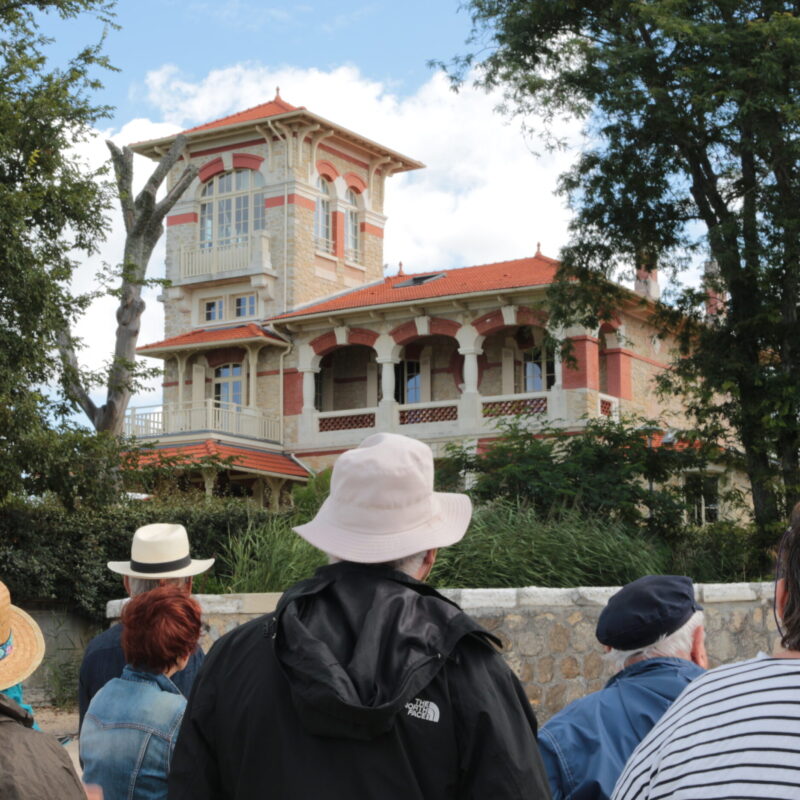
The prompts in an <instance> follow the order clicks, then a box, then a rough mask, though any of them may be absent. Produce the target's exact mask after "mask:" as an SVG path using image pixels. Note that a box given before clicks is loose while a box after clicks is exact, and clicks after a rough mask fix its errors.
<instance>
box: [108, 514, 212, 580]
mask: <svg viewBox="0 0 800 800" xmlns="http://www.w3.org/2000/svg"><path fill="white" fill-rule="evenodd" d="M213 563H214V559H213V558H206V559H199V560H198V559H193V558H192V557H191V556H190V555H189V536H188V535H187V533H186V528H184V527H183V525H173V524H171V523H163V522H159V523H156V524H154V525H143V526H142V527H141V528H139V529H138V530H137V531H136V533H134V534H133V541H132V542H131V560H130V561H109V562H108V568H109V569H110V570H111V571H112V572H117V573H119V574H120V575H127V576H128V577H130V578H153V579H158V578H188V577H190V576H191V575H199V574H200V573H201V572H205V571H206V570H207V569H209V567H210V566H211V565H212V564H213Z"/></svg>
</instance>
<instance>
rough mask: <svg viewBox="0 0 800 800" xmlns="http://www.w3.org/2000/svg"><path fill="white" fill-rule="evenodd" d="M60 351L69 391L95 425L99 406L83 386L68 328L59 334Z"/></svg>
mask: <svg viewBox="0 0 800 800" xmlns="http://www.w3.org/2000/svg"><path fill="white" fill-rule="evenodd" d="M57 340H58V352H59V354H60V355H61V363H62V364H63V366H64V378H65V383H66V388H67V392H68V393H69V394H70V396H71V397H73V398H74V399H75V402H77V403H78V405H79V406H80V407H81V408H82V409H83V411H84V412H85V414H86V416H87V417H89V419H90V420H91V422H92V424H93V425H95V421H96V419H97V406H96V405H95V403H94V401H93V400H92V398H91V397H89V393H88V392H87V391H86V389H85V388H84V386H83V383H82V382H81V379H80V366H79V365H78V358H77V356H76V355H75V348H74V347H73V344H72V338H71V336H70V335H69V332H68V331H66V330H63V331H60V332H59V333H58V334H57Z"/></svg>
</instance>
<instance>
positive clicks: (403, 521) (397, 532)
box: [294, 433, 472, 564]
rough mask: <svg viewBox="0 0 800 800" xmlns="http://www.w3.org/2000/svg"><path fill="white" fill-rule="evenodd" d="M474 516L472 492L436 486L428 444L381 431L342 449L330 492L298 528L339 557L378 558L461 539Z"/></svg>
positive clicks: (393, 557)
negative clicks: (471, 499) (443, 488)
mask: <svg viewBox="0 0 800 800" xmlns="http://www.w3.org/2000/svg"><path fill="white" fill-rule="evenodd" d="M471 516H472V503H471V502H470V499H469V497H467V495H465V494H453V493H450V492H435V491H434V490H433V453H432V452H431V449H430V447H428V445H426V444H423V443H422V442H418V441H417V440H416V439H411V438H409V437H408V436H400V435H399V434H396V433H376V434H373V435H372V436H369V437H367V438H366V439H364V441H363V442H362V443H361V444H360V445H359V446H358V447H356V448H355V449H353V450H348V451H347V452H345V453H342V455H341V456H339V459H338V460H337V461H336V464H335V465H334V467H333V476H332V477H331V492H330V495H329V496H328V498H327V499H326V500H325V502H324V503H323V504H322V507H321V508H320V510H319V512H318V513H317V515H316V517H314V519H313V520H311V522H308V523H307V524H305V525H298V526H297V527H296V528H295V529H294V530H295V531H296V532H297V533H299V534H300V536H302V537H303V538H304V539H305V540H306V541H307V542H309V543H310V544H312V545H314V547H317V548H319V549H320V550H323V551H324V552H326V553H328V554H329V555H332V556H335V557H336V558H339V559H342V560H344V561H356V562H360V563H364V564H378V563H381V562H384V561H395V560H397V559H399V558H405V557H406V556H410V555H413V554H414V553H420V552H422V551H423V550H431V549H433V548H436V547H446V546H447V545H451V544H455V543H456V542H457V541H459V540H460V539H461V538H462V537H463V536H464V533H465V532H466V530H467V526H468V525H469V521H470V517H471Z"/></svg>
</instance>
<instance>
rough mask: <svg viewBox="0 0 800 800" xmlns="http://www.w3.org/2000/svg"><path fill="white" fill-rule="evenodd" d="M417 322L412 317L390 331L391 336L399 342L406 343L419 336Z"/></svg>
mask: <svg viewBox="0 0 800 800" xmlns="http://www.w3.org/2000/svg"><path fill="white" fill-rule="evenodd" d="M418 335H419V334H418V333H417V323H416V322H415V321H414V320H413V319H412V320H409V321H408V322H404V323H403V324H402V325H398V326H397V327H396V328H395V329H394V330H392V331H390V332H389V336H391V337H392V339H394V340H395V341H396V342H397V344H405V343H406V342H411V341H413V340H414V339H416V338H417V336H418Z"/></svg>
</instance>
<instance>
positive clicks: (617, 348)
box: [606, 347, 669, 369]
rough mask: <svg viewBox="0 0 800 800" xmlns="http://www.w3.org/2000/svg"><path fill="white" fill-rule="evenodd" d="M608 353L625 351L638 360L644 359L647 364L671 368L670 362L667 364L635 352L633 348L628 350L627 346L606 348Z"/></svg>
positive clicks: (660, 367)
mask: <svg viewBox="0 0 800 800" xmlns="http://www.w3.org/2000/svg"><path fill="white" fill-rule="evenodd" d="M606 353H625V355H627V356H630V357H631V358H633V359H636V361H644V363H645V364H651V365H652V366H654V367H658V368H659V369H669V364H665V363H664V362H663V361H656V360H655V359H652V358H648V357H647V356H642V355H639V353H634V352H633V350H628V349H627V348H625V347H610V348H609V349H608V350H606Z"/></svg>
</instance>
